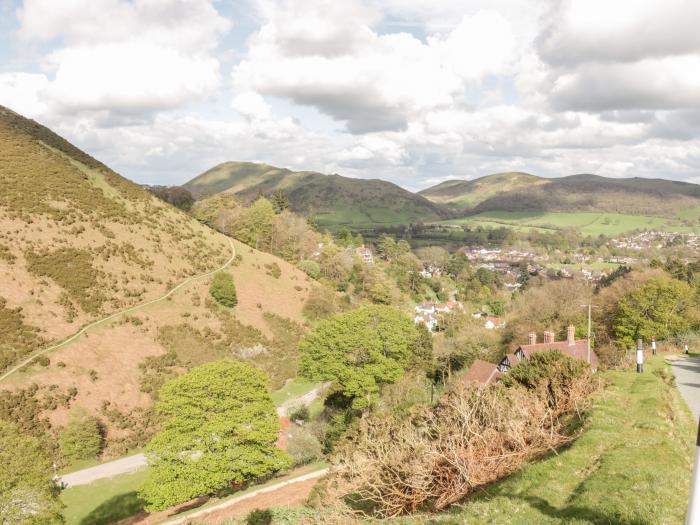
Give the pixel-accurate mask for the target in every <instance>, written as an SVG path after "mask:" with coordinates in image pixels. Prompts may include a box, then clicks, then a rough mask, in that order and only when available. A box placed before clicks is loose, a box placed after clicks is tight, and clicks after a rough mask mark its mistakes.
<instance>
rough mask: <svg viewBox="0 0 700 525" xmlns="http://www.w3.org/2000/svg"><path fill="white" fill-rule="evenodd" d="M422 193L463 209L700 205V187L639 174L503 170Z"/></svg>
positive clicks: (641, 210) (651, 211)
mask: <svg viewBox="0 0 700 525" xmlns="http://www.w3.org/2000/svg"><path fill="white" fill-rule="evenodd" d="M420 195H423V196H424V197H426V198H428V199H430V200H432V201H433V202H436V203H440V204H444V205H448V206H451V207H453V208H454V209H457V210H459V211H460V212H462V213H482V212H491V211H507V212H607V213H623V214H637V215H656V216H659V215H661V216H675V215H677V213H678V211H679V210H684V209H689V208H697V207H698V206H700V186H698V185H697V184H691V183H687V182H678V181H672V180H664V179H645V178H640V177H634V178H626V179H613V178H607V177H601V176H598V175H590V174H580V175H571V176H568V177H560V178H552V179H548V178H544V177H537V176H535V175H530V174H527V173H499V174H495V175H489V176H486V177H481V178H479V179H475V180H473V181H446V182H443V183H441V184H438V185H437V186H433V187H431V188H428V189H425V190H423V191H421V192H420Z"/></svg>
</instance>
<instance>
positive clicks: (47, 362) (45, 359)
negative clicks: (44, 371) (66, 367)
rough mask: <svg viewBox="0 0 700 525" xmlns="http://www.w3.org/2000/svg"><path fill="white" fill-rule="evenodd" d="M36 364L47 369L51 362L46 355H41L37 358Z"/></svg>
mask: <svg viewBox="0 0 700 525" xmlns="http://www.w3.org/2000/svg"><path fill="white" fill-rule="evenodd" d="M36 363H37V364H38V365H39V366H44V367H46V366H49V365H50V364H51V360H50V359H49V358H48V357H46V356H45V355H40V356H39V357H37V358H36Z"/></svg>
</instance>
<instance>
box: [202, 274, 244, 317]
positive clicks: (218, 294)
mask: <svg viewBox="0 0 700 525" xmlns="http://www.w3.org/2000/svg"><path fill="white" fill-rule="evenodd" d="M209 293H210V294H211V296H212V297H213V298H214V299H215V300H216V302H217V303H219V304H220V305H222V306H227V307H229V308H232V307H234V306H236V304H238V297H237V296H236V285H235V284H234V282H233V277H231V274H230V273H226V272H217V273H216V274H214V278H213V279H212V281H211V285H210V286H209Z"/></svg>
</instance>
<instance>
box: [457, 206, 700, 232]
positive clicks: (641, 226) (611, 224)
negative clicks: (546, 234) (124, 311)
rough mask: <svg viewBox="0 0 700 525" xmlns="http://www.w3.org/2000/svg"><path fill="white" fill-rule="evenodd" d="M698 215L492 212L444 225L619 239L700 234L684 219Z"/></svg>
mask: <svg viewBox="0 0 700 525" xmlns="http://www.w3.org/2000/svg"><path fill="white" fill-rule="evenodd" d="M694 213H695V212H693V213H690V212H688V213H686V215H685V216H683V217H679V218H678V219H670V218H664V217H650V216H642V215H626V214H622V213H585V212H581V213H558V212H506V211H491V212H484V213H480V214H478V215H473V216H471V217H465V218H463V219H453V220H450V221H444V222H445V223H447V224H467V225H472V226H479V225H481V226H484V227H491V228H494V227H499V226H501V227H502V226H505V227H508V228H513V229H516V230H519V231H523V230H529V229H537V230H548V229H549V230H552V229H554V230H558V229H564V228H575V229H576V230H578V231H579V232H580V233H582V234H583V235H593V236H597V235H600V234H603V235H609V236H615V235H621V234H623V233H627V232H631V231H634V230H660V231H677V232H683V233H687V232H692V231H700V227H691V226H688V225H687V224H683V223H682V222H681V220H680V219H686V220H690V219H692V218H693V217H694Z"/></svg>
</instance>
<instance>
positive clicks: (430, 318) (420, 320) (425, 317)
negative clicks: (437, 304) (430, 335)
mask: <svg viewBox="0 0 700 525" xmlns="http://www.w3.org/2000/svg"><path fill="white" fill-rule="evenodd" d="M413 322H414V323H415V324H424V325H425V327H426V328H427V329H428V331H429V332H434V331H435V329H436V328H437V325H438V322H437V317H435V315H434V314H430V313H426V314H418V315H416V316H415V317H414V318H413Z"/></svg>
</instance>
